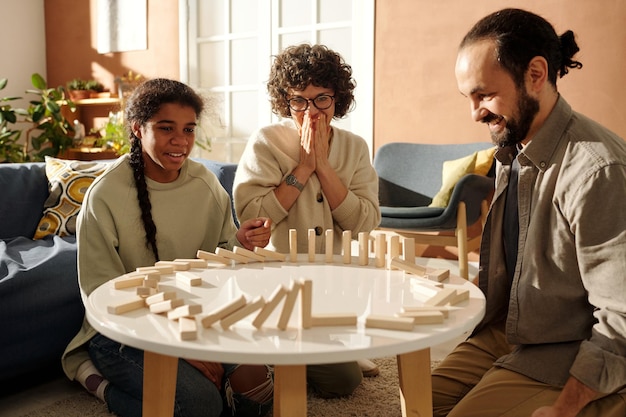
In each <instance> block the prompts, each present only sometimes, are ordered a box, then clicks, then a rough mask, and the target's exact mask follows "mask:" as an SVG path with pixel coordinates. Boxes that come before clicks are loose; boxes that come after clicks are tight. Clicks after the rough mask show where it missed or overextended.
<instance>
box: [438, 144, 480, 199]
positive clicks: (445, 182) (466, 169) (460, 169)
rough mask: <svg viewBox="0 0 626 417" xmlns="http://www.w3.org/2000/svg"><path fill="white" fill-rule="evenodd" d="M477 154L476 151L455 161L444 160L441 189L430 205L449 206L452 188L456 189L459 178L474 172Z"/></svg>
mask: <svg viewBox="0 0 626 417" xmlns="http://www.w3.org/2000/svg"><path fill="white" fill-rule="evenodd" d="M476 154H477V152H474V153H473V154H471V155H468V156H464V157H463V158H459V159H455V160H453V161H444V163H443V178H442V184H441V189H439V192H438V193H437V194H436V195H435V196H434V197H433V201H432V203H430V205H429V206H428V207H447V206H448V203H449V202H450V196H451V195H452V189H454V186H455V185H456V183H457V182H459V180H460V179H461V178H462V177H463V176H465V175H466V174H472V173H473V172H474V166H475V165H476Z"/></svg>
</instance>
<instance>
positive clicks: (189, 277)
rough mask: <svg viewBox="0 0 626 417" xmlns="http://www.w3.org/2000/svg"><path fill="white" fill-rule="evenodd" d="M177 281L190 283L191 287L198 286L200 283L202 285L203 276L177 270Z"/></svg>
mask: <svg viewBox="0 0 626 417" xmlns="http://www.w3.org/2000/svg"><path fill="white" fill-rule="evenodd" d="M176 281H178V282H181V283H183V284H186V285H189V286H191V287H197V286H199V285H202V278H201V277H200V276H199V275H196V274H194V273H193V272H189V271H178V272H176Z"/></svg>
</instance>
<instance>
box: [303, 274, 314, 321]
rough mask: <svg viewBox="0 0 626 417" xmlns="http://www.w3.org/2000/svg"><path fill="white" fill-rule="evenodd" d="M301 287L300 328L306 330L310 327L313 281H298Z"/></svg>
mask: <svg viewBox="0 0 626 417" xmlns="http://www.w3.org/2000/svg"><path fill="white" fill-rule="evenodd" d="M300 284H301V285H302V292H301V296H302V304H301V305H302V328H303V329H308V328H310V327H311V325H312V324H311V323H312V321H311V309H312V305H313V281H311V280H310V279H303V280H301V281H300Z"/></svg>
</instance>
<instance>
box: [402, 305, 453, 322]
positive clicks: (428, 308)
mask: <svg viewBox="0 0 626 417" xmlns="http://www.w3.org/2000/svg"><path fill="white" fill-rule="evenodd" d="M420 311H439V312H440V313H441V314H443V318H444V319H447V318H448V316H449V315H450V308H449V307H446V306H441V307H440V306H404V307H402V312H403V313H412V312H420Z"/></svg>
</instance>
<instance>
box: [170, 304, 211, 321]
mask: <svg viewBox="0 0 626 417" xmlns="http://www.w3.org/2000/svg"><path fill="white" fill-rule="evenodd" d="M200 313H202V304H185V305H182V306H180V307H176V308H175V309H174V310H171V311H168V312H167V318H168V319H170V320H178V319H179V318H181V317H191V316H195V315H196V314H200Z"/></svg>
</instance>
